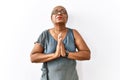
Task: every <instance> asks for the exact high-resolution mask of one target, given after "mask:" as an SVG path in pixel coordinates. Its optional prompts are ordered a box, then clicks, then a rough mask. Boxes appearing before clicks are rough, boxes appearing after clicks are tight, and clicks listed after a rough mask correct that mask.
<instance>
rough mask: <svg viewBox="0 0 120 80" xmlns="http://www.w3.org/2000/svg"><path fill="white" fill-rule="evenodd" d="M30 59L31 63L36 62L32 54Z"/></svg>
mask: <svg viewBox="0 0 120 80" xmlns="http://www.w3.org/2000/svg"><path fill="white" fill-rule="evenodd" d="M30 61H31V63H35V59H34V57H33V56H32V55H30Z"/></svg>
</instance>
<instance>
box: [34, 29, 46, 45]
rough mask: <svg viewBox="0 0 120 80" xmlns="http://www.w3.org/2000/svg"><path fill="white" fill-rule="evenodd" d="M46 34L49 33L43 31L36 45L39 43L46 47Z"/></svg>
mask: <svg viewBox="0 0 120 80" xmlns="http://www.w3.org/2000/svg"><path fill="white" fill-rule="evenodd" d="M46 33H47V31H43V32H42V33H41V34H40V36H39V37H38V39H37V41H36V42H35V43H39V44H40V45H41V46H42V47H44V46H45V42H46V41H45V40H46Z"/></svg>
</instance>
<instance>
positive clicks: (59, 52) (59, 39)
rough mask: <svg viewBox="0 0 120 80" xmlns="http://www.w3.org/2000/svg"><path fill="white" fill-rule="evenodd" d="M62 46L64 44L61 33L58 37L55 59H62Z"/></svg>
mask: <svg viewBox="0 0 120 80" xmlns="http://www.w3.org/2000/svg"><path fill="white" fill-rule="evenodd" d="M61 44H62V38H61V33H60V34H59V35H58V44H57V47H56V52H55V57H60V55H61Z"/></svg>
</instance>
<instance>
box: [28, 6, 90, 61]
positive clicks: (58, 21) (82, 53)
mask: <svg viewBox="0 0 120 80" xmlns="http://www.w3.org/2000/svg"><path fill="white" fill-rule="evenodd" d="M54 10H57V11H58V13H57V14H52V15H51V20H52V22H53V25H54V27H53V28H52V29H49V32H50V34H51V35H52V36H53V38H54V39H55V40H56V41H57V42H58V43H57V47H56V51H55V52H54V53H51V54H44V53H43V52H44V48H43V47H42V46H41V45H40V44H39V43H36V44H35V45H34V47H33V49H32V51H31V54H30V57H31V62H33V63H43V62H48V61H52V60H55V59H57V58H59V57H60V56H62V57H65V55H66V54H65V51H66V50H65V46H64V44H63V43H62V40H64V38H65V36H66V33H67V31H68V29H67V27H66V23H67V20H68V15H67V13H65V14H63V13H62V12H61V10H65V8H64V7H62V6H56V7H55V8H54V9H53V11H54ZM73 34H74V38H75V44H76V47H77V49H78V51H77V52H69V55H68V58H69V59H74V60H89V59H90V49H89V48H88V46H87V45H86V43H85V41H84V40H83V38H82V36H81V35H80V33H79V32H78V31H77V30H75V29H73Z"/></svg>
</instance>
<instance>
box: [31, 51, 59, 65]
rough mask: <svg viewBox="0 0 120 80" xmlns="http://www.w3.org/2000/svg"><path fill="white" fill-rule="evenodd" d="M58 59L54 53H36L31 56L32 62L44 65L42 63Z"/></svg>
mask: <svg viewBox="0 0 120 80" xmlns="http://www.w3.org/2000/svg"><path fill="white" fill-rule="evenodd" d="M56 58H57V56H55V54H54V53H51V54H43V53H42V54H41V53H35V54H32V55H31V62H33V63H42V62H48V61H51V60H54V59H56Z"/></svg>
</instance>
